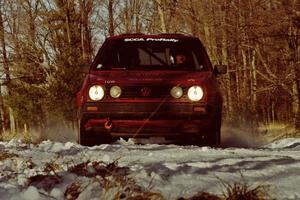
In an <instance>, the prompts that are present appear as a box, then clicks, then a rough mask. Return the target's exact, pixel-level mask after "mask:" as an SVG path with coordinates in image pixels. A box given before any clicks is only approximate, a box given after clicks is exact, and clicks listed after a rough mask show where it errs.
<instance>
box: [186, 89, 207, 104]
mask: <svg viewBox="0 0 300 200" xmlns="http://www.w3.org/2000/svg"><path fill="white" fill-rule="evenodd" d="M203 95H204V93H203V89H202V88H201V87H200V86H192V87H190V88H189V90H188V97H189V99H190V100H191V101H200V100H201V99H202V98H203Z"/></svg>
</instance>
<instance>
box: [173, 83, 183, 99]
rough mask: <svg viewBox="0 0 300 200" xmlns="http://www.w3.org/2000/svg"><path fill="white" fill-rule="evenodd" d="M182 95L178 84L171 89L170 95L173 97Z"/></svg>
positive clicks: (176, 97)
mask: <svg viewBox="0 0 300 200" xmlns="http://www.w3.org/2000/svg"><path fill="white" fill-rule="evenodd" d="M182 95H183V90H182V88H181V87H179V86H175V87H173V88H172V89H171V96H172V97H174V98H175V99H179V98H180V97H182Z"/></svg>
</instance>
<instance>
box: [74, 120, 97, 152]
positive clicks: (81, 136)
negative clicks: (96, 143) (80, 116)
mask: <svg viewBox="0 0 300 200" xmlns="http://www.w3.org/2000/svg"><path fill="white" fill-rule="evenodd" d="M78 126H79V128H78V130H79V131H78V134H77V142H78V144H80V145H83V146H92V145H93V144H92V142H91V138H90V137H89V135H90V134H88V132H87V131H86V130H85V128H84V126H83V125H82V122H81V120H78Z"/></svg>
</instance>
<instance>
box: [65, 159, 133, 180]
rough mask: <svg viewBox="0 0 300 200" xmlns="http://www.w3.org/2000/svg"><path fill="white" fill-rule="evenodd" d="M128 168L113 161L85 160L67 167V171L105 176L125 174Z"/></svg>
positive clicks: (84, 174) (87, 175)
mask: <svg viewBox="0 0 300 200" xmlns="http://www.w3.org/2000/svg"><path fill="white" fill-rule="evenodd" d="M128 171H129V168H127V167H118V162H117V161H114V162H112V163H109V164H107V165H105V163H103V162H98V161H93V162H91V161H87V162H84V163H80V164H78V165H75V166H73V167H70V168H69V169H68V172H70V173H74V174H76V175H78V176H86V177H95V176H101V177H102V178H104V177H107V176H116V177H119V176H127V175H128Z"/></svg>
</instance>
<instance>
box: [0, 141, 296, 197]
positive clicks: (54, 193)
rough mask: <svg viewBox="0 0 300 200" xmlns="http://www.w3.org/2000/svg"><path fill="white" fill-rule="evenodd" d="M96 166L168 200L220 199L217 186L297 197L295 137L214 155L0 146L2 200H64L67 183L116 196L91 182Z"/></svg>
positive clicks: (158, 148) (206, 150) (168, 149)
mask: <svg viewBox="0 0 300 200" xmlns="http://www.w3.org/2000/svg"><path fill="white" fill-rule="evenodd" d="M96 161H98V162H99V163H100V164H99V163H98V164H99V165H106V164H109V163H113V162H115V163H116V162H117V163H118V166H119V168H118V169H117V170H115V171H114V173H118V176H119V177H120V176H125V175H126V174H127V175H126V177H130V178H131V179H132V180H134V181H135V183H136V184H137V185H139V186H141V187H143V188H146V189H148V190H151V191H152V192H159V193H161V194H163V196H164V197H165V198H166V199H177V198H179V197H185V198H187V197H191V196H193V195H194V194H196V193H198V192H202V191H203V192H209V193H213V194H218V195H222V193H223V192H224V190H225V189H224V185H222V182H226V183H233V182H242V181H243V180H246V181H247V182H248V183H249V185H253V186H256V185H269V186H270V187H269V194H270V195H271V196H272V197H274V198H276V199H300V139H296V138H290V139H283V140H280V141H276V142H274V143H271V144H268V145H264V146H261V147H258V148H218V149H214V148H210V147H196V146H176V145H158V144H147V145H137V144H133V143H131V142H125V141H123V140H120V141H118V143H116V144H112V145H100V146H96V147H82V146H80V145H78V144H75V143H71V142H67V143H59V142H51V141H44V142H42V143H40V144H38V145H33V144H24V143H22V142H20V141H16V140H12V141H10V142H0V199H16V200H17V199H28V200H29V199H30V200H35V199H64V198H65V197H64V194H65V191H66V190H67V188H69V190H70V186H71V185H72V183H73V186H76V184H74V183H77V186H78V185H79V186H80V191H81V193H80V194H79V197H78V198H79V199H108V198H109V195H108V193H113V191H109V192H108V191H107V188H109V187H108V186H107V185H106V186H105V185H103V181H101V177H100V176H101V175H100V176H99V174H98V176H96V173H95V172H97V169H96V168H97V167H98V169H99V165H97V166H96V164H97V162H96ZM83 162H86V163H90V164H89V165H88V166H86V173H87V174H86V175H84V174H80V173H78V171H80V169H79V168H78V169H77V174H76V170H75V171H74V170H73V171H72V170H70V169H72V167H73V168H74V166H76V165H78V164H80V163H83ZM93 163H94V164H93ZM122 170H123V171H122ZM88 174H89V175H90V176H89V175H88ZM93 174H94V175H93ZM37 175H47V176H40V177H39V176H37ZM30 177H35V178H30ZM221 180H222V181H221ZM73 188H74V187H73ZM103 188H104V189H105V191H106V193H105V192H104V189H103ZM77 190H78V187H77ZM75 191H76V187H75ZM105 195H106V196H105ZM104 196H105V197H104Z"/></svg>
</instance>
